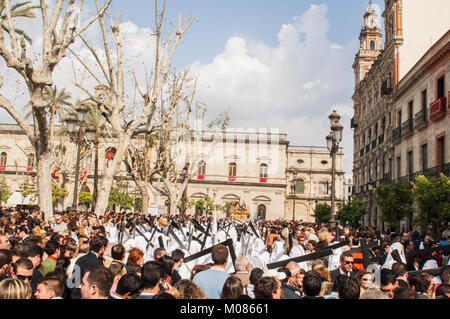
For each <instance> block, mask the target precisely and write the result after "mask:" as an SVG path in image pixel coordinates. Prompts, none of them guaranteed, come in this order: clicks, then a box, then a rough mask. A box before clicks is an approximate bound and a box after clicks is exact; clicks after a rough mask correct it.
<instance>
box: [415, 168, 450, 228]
mask: <svg viewBox="0 0 450 319" xmlns="http://www.w3.org/2000/svg"><path fill="white" fill-rule="evenodd" d="M413 185H414V186H413V193H414V194H415V195H416V197H417V202H418V208H419V209H418V213H419V214H418V216H417V218H416V219H415V220H414V223H415V224H418V225H420V226H422V227H427V226H428V225H430V224H431V225H432V226H433V230H434V232H435V233H439V232H441V231H442V230H444V229H445V228H446V227H447V225H448V223H449V222H450V178H449V177H447V176H445V175H444V174H441V175H440V177H439V178H436V177H432V178H427V177H425V176H418V177H417V178H416V182H415V183H414V184H413Z"/></svg>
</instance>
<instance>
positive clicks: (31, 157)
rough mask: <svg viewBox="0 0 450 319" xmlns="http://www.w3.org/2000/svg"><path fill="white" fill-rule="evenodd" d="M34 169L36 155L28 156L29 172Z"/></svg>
mask: <svg viewBox="0 0 450 319" xmlns="http://www.w3.org/2000/svg"><path fill="white" fill-rule="evenodd" d="M33 168H34V154H28V160H27V171H28V172H30V171H32V170H33Z"/></svg>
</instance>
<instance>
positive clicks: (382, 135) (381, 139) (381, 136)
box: [378, 133, 384, 145]
mask: <svg viewBox="0 0 450 319" xmlns="http://www.w3.org/2000/svg"><path fill="white" fill-rule="evenodd" d="M383 143H384V133H383V134H381V135H380V137H378V145H381V144H383Z"/></svg>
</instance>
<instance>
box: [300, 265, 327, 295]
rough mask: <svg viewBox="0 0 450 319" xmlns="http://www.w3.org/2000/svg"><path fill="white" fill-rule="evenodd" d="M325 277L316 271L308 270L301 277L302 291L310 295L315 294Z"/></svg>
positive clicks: (317, 292)
mask: <svg viewBox="0 0 450 319" xmlns="http://www.w3.org/2000/svg"><path fill="white" fill-rule="evenodd" d="M324 280H325V279H323V277H322V276H321V275H320V274H319V273H318V272H316V271H313V270H311V271H308V272H307V273H306V274H305V277H303V292H304V293H305V294H306V295H307V296H310V297H313V296H317V295H318V294H319V293H320V290H321V288H322V282H323V281H324Z"/></svg>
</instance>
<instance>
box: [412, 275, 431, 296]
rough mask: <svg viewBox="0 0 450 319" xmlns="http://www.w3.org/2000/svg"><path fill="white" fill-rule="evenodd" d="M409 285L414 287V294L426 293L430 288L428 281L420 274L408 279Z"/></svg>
mask: <svg viewBox="0 0 450 319" xmlns="http://www.w3.org/2000/svg"><path fill="white" fill-rule="evenodd" d="M408 281H409V285H410V286H411V287H414V288H415V290H416V292H420V293H426V292H427V291H428V287H429V286H430V282H429V281H428V279H427V278H426V277H425V276H424V275H422V274H420V273H419V274H415V275H412V276H410V277H408Z"/></svg>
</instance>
